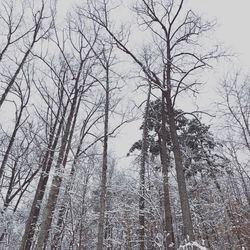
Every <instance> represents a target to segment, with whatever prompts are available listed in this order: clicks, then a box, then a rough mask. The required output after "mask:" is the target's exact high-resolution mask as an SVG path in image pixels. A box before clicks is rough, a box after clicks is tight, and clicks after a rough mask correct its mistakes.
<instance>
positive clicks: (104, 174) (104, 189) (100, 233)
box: [97, 63, 110, 250]
mask: <svg viewBox="0 0 250 250" xmlns="http://www.w3.org/2000/svg"><path fill="white" fill-rule="evenodd" d="M105 70H106V86H105V87H106V89H105V94H106V96H105V111H104V112H105V115H104V141H103V157H102V176H101V194H100V213H99V221H98V236H97V250H102V249H103V238H104V223H105V207H106V193H107V169H108V123H109V94H110V93H109V92H110V90H109V65H108V63H107V64H106V68H105Z"/></svg>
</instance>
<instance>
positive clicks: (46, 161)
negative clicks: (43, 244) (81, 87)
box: [20, 104, 68, 250]
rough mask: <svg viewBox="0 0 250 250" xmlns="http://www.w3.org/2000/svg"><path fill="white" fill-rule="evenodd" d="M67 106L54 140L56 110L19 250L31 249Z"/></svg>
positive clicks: (57, 118)
mask: <svg viewBox="0 0 250 250" xmlns="http://www.w3.org/2000/svg"><path fill="white" fill-rule="evenodd" d="M67 105H68V104H67ZM67 105H66V107H65V108H64V110H63V115H62V117H61V119H60V123H59V126H58V128H57V132H56V135H55V138H54V133H55V130H56V126H57V124H58V120H59V115H60V109H58V113H57V117H56V120H55V122H54V127H53V129H52V130H51V134H50V140H49V145H48V149H47V151H46V153H45V155H44V158H43V161H42V173H41V176H40V178H39V182H38V185H37V188H36V193H35V197H34V199H33V203H32V206H31V210H30V214H29V217H28V220H27V222H26V225H25V231H24V234H23V238H22V244H21V247H20V250H29V249H31V246H32V242H33V238H34V234H35V228H36V224H37V221H38V218H39V215H40V210H41V205H42V201H43V197H44V194H45V190H46V186H47V183H48V179H49V173H50V169H51V167H52V163H53V160H54V154H55V150H56V147H57V144H58V140H59V136H60V134H61V130H62V127H63V124H64V119H65V115H66V111H67ZM53 140H54V141H53Z"/></svg>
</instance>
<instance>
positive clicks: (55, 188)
mask: <svg viewBox="0 0 250 250" xmlns="http://www.w3.org/2000/svg"><path fill="white" fill-rule="evenodd" d="M77 81H78V80H77ZM78 92H79V90H78V88H77V84H76V86H75V94H74V97H73V102H72V104H71V109H70V113H69V115H68V118H67V123H66V127H65V132H64V135H63V137H62V142H61V147H60V150H59V155H58V160H57V163H56V166H55V169H56V171H55V175H54V177H53V179H52V184H51V187H50V191H49V197H48V200H47V204H46V206H45V208H44V214H43V221H42V224H41V228H40V231H39V235H38V240H37V245H36V248H35V249H37V250H42V249H44V248H45V247H46V244H47V240H48V237H49V230H50V228H51V223H52V219H53V213H54V210H55V207H56V202H57V198H58V194H59V190H60V186H61V183H62V179H63V176H62V175H63V171H64V169H63V166H62V163H63V161H64V159H65V153H66V149H67V145H68V144H70V143H71V142H70V141H69V137H70V133H73V131H71V125H72V120H73V117H74V115H76V114H75V109H76V103H77V97H78Z"/></svg>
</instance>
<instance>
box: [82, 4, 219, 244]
mask: <svg viewBox="0 0 250 250" xmlns="http://www.w3.org/2000/svg"><path fill="white" fill-rule="evenodd" d="M183 4H184V0H181V1H178V3H176V2H172V1H171V2H169V3H165V4H164V3H162V2H161V1H156V0H148V1H144V0H142V1H139V2H138V5H137V6H136V7H135V11H136V14H137V15H138V16H139V18H140V20H142V23H141V25H143V26H144V27H146V29H147V30H149V32H151V34H152V36H153V37H154V39H155V40H154V42H155V46H156V47H157V54H156V56H155V62H157V63H156V64H152V65H149V64H147V62H146V61H145V60H144V58H140V57H139V56H137V55H136V54H135V53H134V52H132V50H131V49H129V48H128V47H127V45H126V44H124V43H122V41H121V40H120V38H119V36H117V35H116V33H115V32H114V31H112V30H111V27H110V24H108V25H107V23H106V22H105V20H104V19H103V17H105V16H107V15H108V14H110V10H108V6H107V2H106V1H102V2H101V3H99V5H98V4H97V3H96V2H95V3H93V4H90V9H91V11H89V13H88V16H89V17H90V18H92V19H93V20H94V21H95V22H97V23H98V24H99V25H101V26H102V27H103V28H104V29H105V30H106V31H107V33H108V34H109V35H110V36H111V37H112V38H113V39H114V41H115V42H116V44H117V46H118V48H120V49H121V50H122V51H123V52H124V53H126V54H127V55H129V56H130V57H131V58H132V59H133V60H134V62H135V63H136V64H137V65H138V66H139V67H140V68H141V70H142V71H143V73H144V74H145V75H146V77H147V78H148V81H149V82H150V83H151V84H152V85H153V86H156V87H158V88H159V89H160V90H161V91H162V92H163V94H164V98H165V100H166V107H167V112H168V114H167V115H168V120H169V126H170V133H171V140H172V144H173V148H174V158H175V164H176V173H177V181H178V188H179V195H180V200H181V209H182V216H183V225H184V230H183V231H184V236H185V238H189V239H190V240H194V233H193V225H192V221H191V213H190V208H189V202H188V194H187V188H186V184H185V183H186V182H185V177H184V172H183V163H182V156H181V151H180V145H179V142H178V137H177V132H176V124H175V117H174V105H175V103H176V99H177V96H178V95H179V94H180V93H181V92H183V91H187V90H190V91H194V92H195V88H194V87H195V86H196V85H197V84H198V83H199V82H198V81H196V80H192V79H193V78H192V77H191V78H190V79H191V81H192V82H191V83H188V82H187V81H188V80H187V79H188V77H190V76H193V73H195V72H197V71H198V72H199V70H200V69H203V68H207V67H210V65H209V64H208V62H209V61H210V60H212V59H218V57H220V56H222V55H223V54H221V53H220V52H218V47H216V48H215V49H214V50H212V51H209V52H207V53H206V52H203V53H202V52H199V51H197V48H198V46H197V45H198V38H199V37H200V36H201V35H202V34H203V33H204V32H206V31H208V30H209V29H211V27H213V24H211V23H209V22H203V21H202V19H201V18H200V17H199V16H197V15H196V14H195V13H194V12H193V11H191V10H189V11H187V12H186V13H184V14H182V12H183V11H184V7H183ZM83 14H85V13H84V11H83ZM85 15H86V14H85ZM152 52H153V50H152ZM153 54H155V53H153Z"/></svg>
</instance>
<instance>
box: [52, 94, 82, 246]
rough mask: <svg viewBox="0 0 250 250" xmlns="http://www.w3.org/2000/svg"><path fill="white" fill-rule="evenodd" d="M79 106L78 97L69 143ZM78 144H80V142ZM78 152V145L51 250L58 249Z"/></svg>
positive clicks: (66, 156)
mask: <svg viewBox="0 0 250 250" xmlns="http://www.w3.org/2000/svg"><path fill="white" fill-rule="evenodd" d="M80 104H81V96H80V98H79V100H78V104H77V108H76V113H75V116H74V120H73V124H72V128H71V133H70V136H69V140H68V141H69V142H71V140H72V137H73V132H74V128H75V125H76V120H77V119H76V118H77V114H78V111H79V108H80ZM80 143H82V140H81V142H80ZM70 146H71V144H70V143H68V145H67V149H66V153H65V156H64V160H63V164H62V168H63V169H64V168H65V166H66V163H67V158H68V153H69V150H70ZM80 150H81V144H79V146H78V148H77V152H76V155H75V157H74V160H73V164H72V167H71V171H70V177H69V180H68V182H67V184H66V188H65V192H64V195H63V198H62V200H63V204H62V205H61V206H60V208H59V210H58V211H59V214H58V219H57V226H56V233H55V235H54V237H53V242H52V247H51V249H57V248H58V247H59V240H60V236H61V231H62V226H63V218H64V215H65V213H66V210H67V194H68V192H69V191H70V190H71V188H72V185H73V181H74V180H73V179H74V173H75V167H76V163H77V160H78V157H79V153H80Z"/></svg>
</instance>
